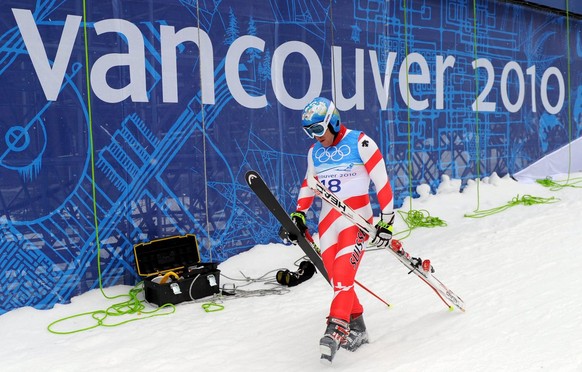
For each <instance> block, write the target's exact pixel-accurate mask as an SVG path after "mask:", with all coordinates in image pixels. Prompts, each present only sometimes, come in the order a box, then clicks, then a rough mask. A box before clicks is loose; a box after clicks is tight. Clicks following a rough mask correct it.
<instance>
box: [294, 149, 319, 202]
mask: <svg viewBox="0 0 582 372" xmlns="http://www.w3.org/2000/svg"><path fill="white" fill-rule="evenodd" d="M312 151H313V146H311V148H310V149H309V152H308V153H307V172H305V177H304V178H303V182H302V183H301V189H300V190H299V195H298V197H297V208H296V210H297V211H300V212H303V213H307V210H308V209H309V207H311V204H313V199H314V197H315V192H314V191H313V190H311V189H310V188H309V186H307V177H308V176H309V175H310V174H314V173H315V170H314V167H313V157H312V156H311V154H312Z"/></svg>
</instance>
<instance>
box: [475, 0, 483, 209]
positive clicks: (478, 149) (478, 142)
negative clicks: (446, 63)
mask: <svg viewBox="0 0 582 372" xmlns="http://www.w3.org/2000/svg"><path fill="white" fill-rule="evenodd" d="M477 57H478V55H477V0H473V58H474V59H475V132H476V133H475V152H476V154H475V155H476V156H475V157H476V159H477V164H476V168H477V208H476V209H475V211H478V210H479V208H480V205H481V199H480V192H479V191H480V184H481V138H480V133H479V72H478V71H479V68H478V67H479V66H478V65H477V63H478V62H477Z"/></svg>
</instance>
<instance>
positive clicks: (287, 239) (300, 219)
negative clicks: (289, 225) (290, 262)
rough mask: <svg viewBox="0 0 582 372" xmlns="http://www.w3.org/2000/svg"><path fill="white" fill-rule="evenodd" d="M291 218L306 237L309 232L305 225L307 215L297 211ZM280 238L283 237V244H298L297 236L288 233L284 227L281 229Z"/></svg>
mask: <svg viewBox="0 0 582 372" xmlns="http://www.w3.org/2000/svg"><path fill="white" fill-rule="evenodd" d="M289 217H291V220H293V223H294V224H295V226H297V228H298V229H299V232H301V235H303V236H305V232H306V231H307V225H306V224H305V213H304V212H301V211H296V212H293V213H291V215H290V216H289ZM279 237H281V239H283V242H284V243H286V244H287V243H292V244H297V236H296V235H295V234H292V233H290V232H289V231H287V230H286V229H285V228H284V227H283V226H281V228H280V229H279Z"/></svg>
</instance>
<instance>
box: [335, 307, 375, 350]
mask: <svg viewBox="0 0 582 372" xmlns="http://www.w3.org/2000/svg"><path fill="white" fill-rule="evenodd" d="M368 342H369V341H368V332H367V331H366V324H365V323H364V316H363V315H360V316H358V317H357V318H352V320H351V321H350V334H349V335H348V336H347V337H346V343H345V344H343V345H340V346H341V347H342V348H344V349H346V350H348V351H356V350H357V349H358V348H359V347H360V346H362V345H363V344H367V343H368Z"/></svg>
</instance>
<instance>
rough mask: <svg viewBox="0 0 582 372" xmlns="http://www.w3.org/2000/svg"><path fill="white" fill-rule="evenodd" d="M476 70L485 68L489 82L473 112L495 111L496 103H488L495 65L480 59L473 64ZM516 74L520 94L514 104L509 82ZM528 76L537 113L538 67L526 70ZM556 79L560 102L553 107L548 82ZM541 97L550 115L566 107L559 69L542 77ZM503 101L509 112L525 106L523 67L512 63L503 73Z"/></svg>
mask: <svg viewBox="0 0 582 372" xmlns="http://www.w3.org/2000/svg"><path fill="white" fill-rule="evenodd" d="M472 65H473V68H474V69H478V68H483V69H485V71H486V72H487V81H486V83H485V87H484V88H483V90H482V91H481V93H480V94H479V96H478V97H477V99H476V100H475V102H473V105H472V106H471V107H472V109H473V111H495V108H496V105H497V103H496V102H489V101H487V96H488V95H489V93H490V92H491V89H492V88H493V81H494V80H495V72H494V70H493V64H492V63H491V62H490V61H489V60H487V59H485V58H480V59H477V60H475V61H473V63H472ZM512 73H513V74H515V75H516V77H517V83H518V87H517V88H518V94H517V99H515V100H514V101H513V102H512V101H511V99H510V97H509V94H508V92H507V90H508V89H507V82H508V80H509V76H510V74H512ZM526 74H527V75H528V76H529V78H530V80H531V95H530V99H531V107H532V111H533V112H537V99H536V66H535V65H534V66H531V67H529V68H528V69H527V70H526ZM552 77H554V78H555V79H556V80H557V82H558V92H557V93H558V100H557V102H556V103H555V104H553V105H552V103H550V100H549V98H548V81H549V80H550V78H552ZM540 85H541V86H540V97H541V99H542V105H543V106H544V109H545V110H546V111H547V112H548V113H549V114H552V115H553V114H557V113H558V112H560V110H561V109H562V106H563V105H564V99H565V88H564V86H565V85H564V77H563V76H562V74H561V73H560V70H558V68H557V67H549V68H548V69H547V70H546V71H544V74H543V75H542V79H541V82H540ZM500 88H501V89H500V92H501V100H502V102H503V105H504V106H505V108H506V109H507V111H509V112H517V111H519V110H520V109H521V107H522V106H523V102H524V101H525V77H524V74H523V70H522V68H521V66H520V65H519V64H518V63H517V62H515V61H511V62H508V63H507V64H506V65H505V67H504V68H503V72H502V73H501V86H500Z"/></svg>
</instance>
